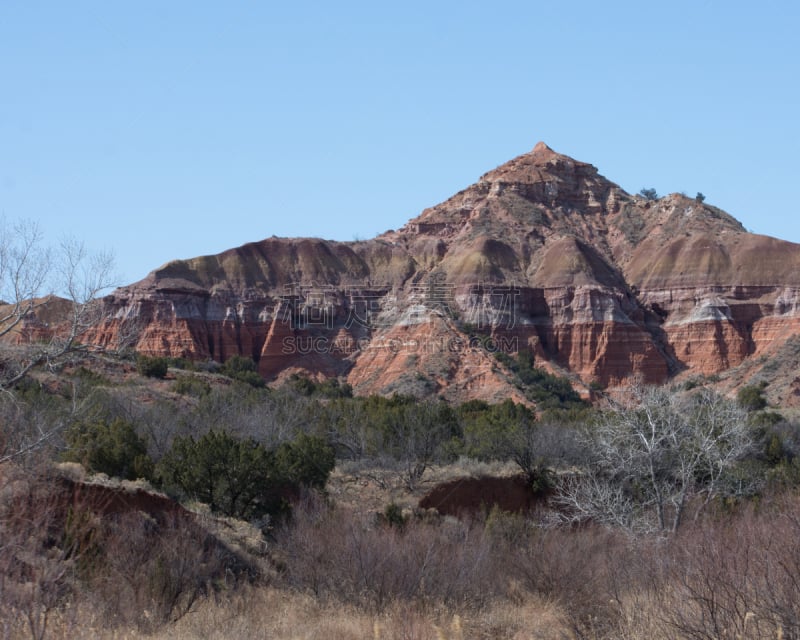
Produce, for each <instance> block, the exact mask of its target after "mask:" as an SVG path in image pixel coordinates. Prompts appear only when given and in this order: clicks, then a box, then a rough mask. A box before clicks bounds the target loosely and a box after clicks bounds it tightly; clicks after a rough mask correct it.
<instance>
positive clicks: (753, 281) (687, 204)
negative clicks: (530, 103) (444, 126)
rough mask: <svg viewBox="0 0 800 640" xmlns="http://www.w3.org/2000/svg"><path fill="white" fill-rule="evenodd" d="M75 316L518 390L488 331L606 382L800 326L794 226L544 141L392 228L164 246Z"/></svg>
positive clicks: (139, 331) (273, 364) (411, 389)
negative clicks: (641, 187)
mask: <svg viewBox="0 0 800 640" xmlns="http://www.w3.org/2000/svg"><path fill="white" fill-rule="evenodd" d="M105 305H106V309H107V311H108V316H109V318H110V319H109V320H108V321H107V322H105V323H104V324H103V325H101V326H99V327H98V328H97V329H96V331H95V332H94V333H93V334H92V335H91V336H89V337H90V339H91V340H92V341H94V342H97V343H101V344H110V343H112V342H114V341H115V340H118V338H119V335H120V333H125V332H127V333H130V334H131V335H133V341H134V345H135V348H136V349H137V350H138V351H142V352H146V353H150V354H163V355H170V356H183V357H189V358H194V359H213V360H216V361H224V360H225V359H226V358H228V357H230V356H231V355H234V354H242V355H245V356H250V357H252V358H253V359H254V360H255V361H256V362H257V363H258V366H259V371H260V372H261V373H262V374H263V375H264V376H265V377H267V378H272V377H275V376H278V375H280V374H281V372H282V371H285V370H287V369H291V370H294V371H296V370H298V369H299V370H304V371H306V372H308V373H309V374H311V375H314V376H316V377H319V376H342V377H346V378H347V380H348V381H349V382H350V383H351V384H353V386H354V388H355V390H356V392H358V393H363V394H366V393H382V394H390V393H393V392H402V393H414V394H417V395H421V396H422V395H427V394H440V395H443V396H445V397H449V398H452V399H466V398H481V399H486V400H490V401H491V400H498V399H502V398H507V397H517V396H518V395H519V392H518V391H517V390H516V389H515V388H514V386H513V385H512V384H511V383H510V378H509V372H508V371H507V370H506V369H504V367H502V366H501V365H500V364H499V363H498V362H497V360H496V358H494V357H493V355H492V351H493V350H503V351H506V352H514V351H518V350H522V349H526V350H530V351H531V352H532V353H533V354H534V356H535V358H536V362H537V365H541V366H546V367H553V368H556V369H560V370H566V371H569V372H572V373H573V374H575V375H576V376H578V377H579V378H581V379H582V380H583V381H584V382H586V383H588V382H591V381H595V382H598V383H601V384H604V385H614V384H617V383H620V382H623V381H624V380H626V379H627V378H630V377H631V376H640V377H642V378H643V379H644V380H646V381H649V382H663V381H664V380H666V379H667V378H668V377H670V376H672V375H676V374H679V373H681V372H684V371H689V372H696V373H698V374H701V373H702V374H716V373H719V372H721V371H725V370H729V369H731V368H733V367H737V366H739V365H741V364H742V363H743V362H745V361H746V360H747V359H749V358H752V357H753V356H758V355H760V354H762V353H765V352H767V351H769V350H770V349H774V348H775V346H776V345H777V344H779V343H781V342H785V341H786V340H787V339H789V338H790V337H791V336H792V335H794V334H795V333H796V332H797V331H798V330H799V329H800V312H799V311H798V308H799V307H800V245H795V244H792V243H789V242H783V241H781V240H777V239H774V238H769V237H765V236H759V235H754V234H751V233H747V232H746V231H745V230H744V229H743V227H742V226H741V224H740V223H739V222H737V221H736V220H735V219H734V218H732V217H731V216H730V215H728V214H726V213H725V212H723V211H721V210H719V209H717V208H715V207H713V206H709V205H707V204H705V203H703V202H698V201H696V200H695V199H690V198H687V197H686V196H683V195H679V194H672V195H669V196H666V197H663V198H660V199H658V200H648V199H646V198H644V197H641V196H638V195H632V194H629V193H626V192H625V191H624V190H623V189H621V188H620V187H619V186H618V185H616V184H614V183H613V182H610V181H609V180H607V179H606V178H604V177H603V176H601V175H600V174H599V173H598V171H597V169H595V168H594V167H593V166H591V165H589V164H586V163H583V162H578V161H576V160H573V159H572V158H569V157H567V156H564V155H561V154H558V153H556V152H555V151H553V150H552V149H550V148H549V147H548V146H547V145H545V144H543V143H539V144H537V145H536V147H535V148H534V149H533V151H531V152H530V153H527V154H525V155H522V156H519V157H518V158H515V159H514V160H511V161H510V162H508V163H506V164H504V165H502V166H500V167H498V168H497V169H495V170H493V171H490V172H488V173H486V174H485V175H483V176H482V177H481V178H480V179H479V180H478V182H477V183H475V184H474V185H472V186H470V187H468V188H467V189H464V190H463V191H461V192H459V193H457V194H456V195H454V196H453V197H451V198H450V199H449V200H447V201H446V202H443V203H441V204H439V205H437V206H435V207H433V208H430V209H427V210H425V211H423V212H422V214H421V215H420V216H419V217H417V218H416V219H414V220H412V221H410V222H408V223H407V224H406V225H405V226H404V227H403V228H401V229H399V230H397V231H389V232H386V233H384V234H383V235H381V236H379V237H377V238H375V239H372V240H368V241H359V242H332V241H325V240H320V239H308V238H302V239H286V238H275V237H272V238H268V239H266V240H262V241H260V242H254V243H250V244H247V245H244V246H242V247H239V248H236V249H231V250H229V251H226V252H224V253H222V254H219V255H216V256H205V257H200V258H195V259H191V260H181V261H175V262H170V263H168V264H166V265H164V266H163V267H161V268H159V269H156V270H155V271H153V272H152V273H151V274H150V275H148V276H147V277H146V278H145V279H144V280H142V281H141V282H138V283H136V284H132V285H130V286H127V287H123V288H121V289H118V290H117V291H115V292H114V293H113V294H112V295H110V296H108V298H106V300H105Z"/></svg>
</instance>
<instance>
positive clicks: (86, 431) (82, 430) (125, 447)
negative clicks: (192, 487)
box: [63, 418, 153, 480]
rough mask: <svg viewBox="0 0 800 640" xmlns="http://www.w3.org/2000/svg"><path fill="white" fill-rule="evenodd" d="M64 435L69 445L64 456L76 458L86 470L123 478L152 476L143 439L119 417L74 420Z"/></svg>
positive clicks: (149, 460)
mask: <svg viewBox="0 0 800 640" xmlns="http://www.w3.org/2000/svg"><path fill="white" fill-rule="evenodd" d="M64 437H65V439H66V441H67V447H68V448H67V450H66V451H65V452H64V454H63V458H64V460H67V461H70V462H79V463H81V464H82V465H83V466H84V467H85V468H86V469H87V470H88V471H91V472H93V473H105V474H106V475H109V476H116V477H118V478H123V479H126V480H135V479H136V478H145V479H150V478H152V476H153V462H152V460H151V459H150V457H149V456H148V455H147V445H146V443H145V441H144V440H143V439H142V438H141V437H139V435H138V434H137V433H136V430H135V429H134V428H133V425H132V424H130V423H129V422H126V421H125V420H123V419H121V418H116V419H114V420H112V421H111V422H105V421H102V420H97V421H94V422H88V423H79V424H75V425H73V426H71V427H70V428H69V429H68V430H67V431H66V433H65V436H64Z"/></svg>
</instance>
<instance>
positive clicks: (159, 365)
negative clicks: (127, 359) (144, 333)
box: [136, 353, 169, 379]
mask: <svg viewBox="0 0 800 640" xmlns="http://www.w3.org/2000/svg"><path fill="white" fill-rule="evenodd" d="M168 369H169V360H167V358H162V357H159V356H148V355H145V354H143V353H139V354H137V355H136V370H137V371H138V372H139V373H140V374H142V375H143V376H146V377H148V378H158V379H163V378H165V377H166V375H167V371H168Z"/></svg>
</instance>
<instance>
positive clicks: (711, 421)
mask: <svg viewBox="0 0 800 640" xmlns="http://www.w3.org/2000/svg"><path fill="white" fill-rule="evenodd" d="M179 364H180V363H179ZM511 364H513V365H514V367H513V368H514V370H515V372H516V374H517V375H518V376H519V377H520V380H521V381H522V384H527V385H528V387H526V388H527V389H528V391H527V393H529V397H533V396H535V395H536V394H539V396H540V397H541V398H543V400H542V405H543V407H542V408H540V409H539V410H538V411H537V410H534V409H531V408H530V407H526V406H523V405H518V404H514V403H513V402H510V401H507V402H504V403H500V404H497V405H489V404H486V403H483V402H477V401H472V402H467V403H464V404H462V405H456V406H453V405H449V404H447V403H444V402H441V401H437V400H427V401H423V400H419V399H416V398H412V397H404V396H395V397H391V398H383V397H366V398H364V397H353V396H352V390H351V389H349V387H347V385H346V384H343V383H340V382H336V383H333V382H325V383H319V382H315V381H311V380H306V379H304V378H300V377H295V378H294V379H291V380H289V381H288V383H287V384H286V385H285V386H283V387H281V388H266V387H261V386H260V385H253V384H251V383H250V381H249V377H251V376H249V375H246V374H247V372H254V370H253V368H252V366H251V365H249V364H248V363H247V362H234V363H232V364H231V365H230V366H227V367H222V368H219V369H218V370H217V371H216V372H209V371H198V370H196V371H190V370H187V369H186V367H182V368H181V370H179V371H177V372H175V364H174V363H170V365H169V368H168V373H167V375H166V378H167V379H166V380H163V381H162V380H161V379H160V378H159V377H156V378H147V377H146V376H147V373H146V372H144V371H143V372H142V375H140V376H137V375H136V374H134V373H131V374H129V375H128V376H127V377H125V378H123V379H120V378H118V377H116V376H115V375H114V373H113V371H112V370H103V369H102V368H98V369H97V370H96V371H95V370H92V368H91V367H90V366H86V367H81V366H80V365H79V364H76V365H75V366H73V367H71V368H67V369H65V370H64V371H63V372H62V373H61V375H59V376H57V377H47V376H45V377H41V378H30V377H29V378H28V379H26V381H25V382H24V383H22V384H18V385H17V386H16V387H15V388H14V391H13V394H6V395H4V396H3V398H2V401H0V411H2V418H3V423H2V424H3V432H2V441H0V445H1V446H2V447H3V448H2V458H3V459H4V460H5V462H3V463H2V464H0V483H1V484H2V486H0V498H1V499H0V507H1V508H0V533H1V534H2V535H0V576H2V577H1V578H0V620H2V625H3V627H2V629H3V634H4V636H5V637H36V638H44V637H66V636H70V637H73V636H81V637H126V636H128V635H129V634H130V633H136V634H150V635H154V636H156V637H160V636H165V637H167V636H169V637H220V638H221V637H241V636H242V635H254V636H262V637H309V638H310V637H320V636H323V635H324V636H327V637H330V638H359V639H360V638H364V637H374V638H432V637H443V638H496V637H504V638H505V637H508V638H542V637H544V638H641V637H648V636H649V637H652V638H654V639H656V640H658V639H659V638H676V637H691V638H745V637H746V638H751V637H752V638H762V637H763V638H778V637H785V638H789V637H796V636H797V635H798V634H800V609H799V608H798V606H797V604H796V601H797V600H798V599H797V597H796V595H797V585H798V584H800V565H799V564H798V561H797V558H798V557H800V547H798V544H800V543H798V540H800V500H799V499H798V498H797V496H796V491H797V489H796V488H797V482H798V479H800V471H798V456H797V454H798V452H800V444H798V443H800V429H798V427H797V425H795V424H793V423H791V422H787V421H784V420H782V419H780V418H778V419H775V418H770V417H765V416H768V415H769V414H770V412H769V411H768V408H765V407H764V406H763V403H761V402H760V401H758V400H757V398H758V397H759V395H758V389H756V391H748V392H747V393H746V394H743V397H742V398H740V399H739V402H736V401H732V400H729V399H726V398H722V397H720V396H717V395H716V394H714V393H713V392H711V391H710V390H708V389H704V388H701V387H697V388H694V389H689V390H686V389H680V390H679V389H674V390H669V389H666V388H660V389H653V388H647V387H642V386H639V387H633V388H631V389H629V390H628V391H627V392H626V393H624V394H621V395H620V396H618V397H617V398H615V399H613V400H611V399H609V400H608V401H607V402H606V403H605V404H602V405H600V406H598V407H595V408H590V407H588V406H587V405H586V404H585V403H583V402H582V401H580V399H579V398H576V396H573V395H572V394H573V393H574V392H572V393H570V392H569V390H568V388H567V387H568V386H569V385H568V384H567V383H565V382H564V381H562V380H561V379H558V378H555V377H554V376H550V374H544V373H542V372H537V370H536V369H535V367H533V363H532V362H530V361H528V360H527V359H526V358H525V356H524V355H523V356H520V357H519V358H518V359H517V360H516V362H514V361H511ZM133 370H134V369H133V367H131V371H133ZM243 372H244V373H245V375H242V373H243ZM526 380H527V382H525V381H526ZM534 384H538V385H539V387H537V390H535V391H532V390H531V387H532V386H533V385H534ZM545 393H547V394H549V395H547V397H546V398H545V396H544V395H542V394H545ZM545 408H546V409H545ZM772 415H778V414H775V413H774V412H772ZM37 434H45V435H46V436H47V437H46V438H42V439H41V440H39V441H37ZM65 461H66V462H69V463H71V464H74V463H75V462H77V463H80V464H81V465H82V467H84V469H85V471H84V472H82V473H86V474H90V475H91V474H99V475H95V476H92V478H94V479H92V480H91V482H94V483H101V485H102V486H107V485H110V486H115V487H122V489H121V490H125V491H128V492H129V493H127V494H124V495H127V496H128V498H127V500H129V501H130V502H131V503H132V501H133V500H134V498H133V497H132V496H134V495H139V494H137V493H136V491H137V490H139V489H141V488H143V487H147V488H149V490H150V491H152V490H158V491H161V492H163V493H164V494H166V495H168V496H171V497H172V498H175V499H177V500H179V501H182V502H183V503H184V504H185V505H186V508H184V507H181V508H180V510H179V511H174V512H173V511H168V512H166V513H162V512H158V511H153V512H147V511H144V512H143V511H141V510H139V509H132V510H129V511H124V510H122V511H120V510H114V509H111V508H110V506H109V505H110V502H101V503H88V502H85V501H83V502H82V501H81V500H80V499H78V498H76V497H75V496H77V495H79V493H76V492H75V491H76V490H75V489H74V487H75V486H79V487H80V486H83V485H80V484H72V485H70V484H64V483H65V482H66V481H65V480H64V479H63V473H64V472H63V471H58V470H57V466H54V465H55V463H61V467H62V468H63V467H64V464H63V462H65ZM500 463H509V464H510V465H512V467H513V468H514V469H516V472H517V473H522V474H524V477H525V478H526V479H527V480H526V481H527V482H528V483H529V484H530V486H531V487H532V488H535V489H536V490H537V491H539V492H541V493H542V495H545V496H547V498H548V505H549V507H548V508H547V509H543V510H541V511H537V512H536V513H535V514H524V513H504V512H501V511H499V510H497V509H492V508H491V505H486V508H485V509H483V510H479V511H477V512H474V513H472V514H471V515H470V516H467V517H464V518H462V519H459V520H456V519H453V518H443V517H440V516H437V515H435V514H432V513H429V512H421V511H419V510H417V511H415V510H413V509H409V508H408V507H410V506H413V505H414V504H415V503H416V501H417V500H418V498H419V497H420V496H421V495H422V493H423V492H424V491H425V490H427V489H428V488H430V486H431V482H432V480H431V478H432V477H434V476H436V477H439V470H441V469H444V468H448V469H454V470H455V471H454V472H453V474H454V475H457V474H458V473H459V471H458V469H461V470H462V471H461V473H464V474H468V473H470V472H471V471H472V470H473V469H488V468H490V465H494V464H500ZM335 466H339V467H340V468H341V469H342V470H340V471H337V472H336V474H337V476H336V479H335V482H337V483H344V482H347V483H351V484H353V485H356V486H361V485H362V484H364V485H368V487H366V486H365V488H363V491H364V492H366V491H368V490H369V491H374V492H378V496H383V502H382V503H381V502H380V499H381V498H380V497H379V498H378V501H379V502H378V504H381V506H380V507H379V508H377V509H373V508H367V507H366V506H365V504H364V502H365V501H363V500H361V499H359V498H358V496H359V490H358V489H357V490H355V491H354V492H353V493H352V495H355V496H356V498H354V499H345V498H344V497H343V496H344V495H345V494H344V493H343V492H342V491H340V489H339V486H340V485H336V484H333V485H332V484H331V477H332V473H333V470H334V467H335ZM506 468H508V467H506ZM347 474H349V476H348V475H347ZM345 476H347V477H345ZM106 477H116V479H112V480H107V479H106V480H102V479H103V478H106ZM136 478H139V479H140V480H137V483H138V484H136V485H135V486H134V485H130V483H128V484H126V483H125V482H124V480H125V479H128V480H132V479H136ZM145 481H146V482H145ZM147 483H149V484H147ZM132 486H134V488H131V487H132ZM54 487H61V489H59V490H58V491H56V490H54ZM64 487H68V488H67V489H65V488H64ZM69 487H73V488H72V489H69ZM82 495H88V494H82ZM104 495H105V494H104ZM108 495H111V494H108ZM156 495H157V494H156ZM65 496H70V497H69V499H66V498H65ZM107 500H108V501H110V500H111V498H108V499H107ZM164 500H166V498H164ZM171 504H175V503H171ZM32 533H35V535H32ZM188 614H191V615H188Z"/></svg>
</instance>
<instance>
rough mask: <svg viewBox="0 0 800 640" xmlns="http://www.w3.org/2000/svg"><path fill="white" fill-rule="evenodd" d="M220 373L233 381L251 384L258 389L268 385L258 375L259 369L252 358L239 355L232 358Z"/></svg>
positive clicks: (226, 362)
mask: <svg viewBox="0 0 800 640" xmlns="http://www.w3.org/2000/svg"><path fill="white" fill-rule="evenodd" d="M220 373H221V374H222V375H224V376H228V377H229V378H231V379H232V380H236V381H238V382H242V383H244V384H249V385H250V386H251V387H255V388H257V389H258V388H261V387H264V386H265V385H266V383H265V382H264V378H262V377H261V375H260V374H259V373H258V367H257V365H256V363H255V362H254V361H253V359H252V358H245V357H244V356H239V355H235V356H231V357H230V358H228V359H227V360H226V361H225V364H224V365H222V368H221V369H220Z"/></svg>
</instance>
